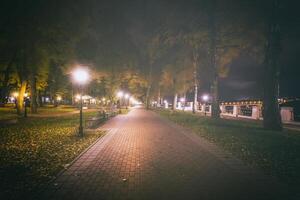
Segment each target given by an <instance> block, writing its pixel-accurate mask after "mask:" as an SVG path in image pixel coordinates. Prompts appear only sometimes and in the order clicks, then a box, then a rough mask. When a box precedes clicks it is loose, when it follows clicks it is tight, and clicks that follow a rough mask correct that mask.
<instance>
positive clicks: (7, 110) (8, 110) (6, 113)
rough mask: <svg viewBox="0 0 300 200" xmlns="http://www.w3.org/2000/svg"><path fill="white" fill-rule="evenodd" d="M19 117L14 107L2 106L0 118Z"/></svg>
mask: <svg viewBox="0 0 300 200" xmlns="http://www.w3.org/2000/svg"><path fill="white" fill-rule="evenodd" d="M15 118H17V111H16V109H14V107H0V120H9V119H15Z"/></svg>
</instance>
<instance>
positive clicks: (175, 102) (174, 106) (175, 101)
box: [172, 93, 178, 110]
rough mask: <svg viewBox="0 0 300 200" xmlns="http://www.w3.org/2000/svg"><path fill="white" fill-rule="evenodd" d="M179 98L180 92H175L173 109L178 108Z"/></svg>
mask: <svg viewBox="0 0 300 200" xmlns="http://www.w3.org/2000/svg"><path fill="white" fill-rule="evenodd" d="M177 98H178V94H177V93H175V94H174V99H173V107H172V109H173V110H176V105H177Z"/></svg>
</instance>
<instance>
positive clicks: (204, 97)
mask: <svg viewBox="0 0 300 200" xmlns="http://www.w3.org/2000/svg"><path fill="white" fill-rule="evenodd" d="M208 99H209V96H208V95H207V94H204V95H203V96H202V100H203V101H204V115H205V116H206V102H207V101H208Z"/></svg>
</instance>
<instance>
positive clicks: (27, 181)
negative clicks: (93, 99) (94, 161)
mask: <svg viewBox="0 0 300 200" xmlns="http://www.w3.org/2000/svg"><path fill="white" fill-rule="evenodd" d="M95 115H96V112H89V113H85V114H84V117H85V118H86V119H87V118H89V117H92V116H95ZM78 121H79V117H78V114H75V115H70V116H65V117H59V118H58V117H55V118H54V117H51V118H39V119H36V118H35V119H34V118H27V119H24V118H20V119H19V122H18V123H17V124H11V125H8V124H7V125H1V126H0V138H1V140H0V179H1V181H0V187H1V193H0V199H7V198H3V197H2V196H1V195H10V199H14V198H20V197H21V196H23V195H26V194H27V193H29V194H30V191H32V190H35V189H36V188H37V187H39V186H41V185H42V184H43V183H46V182H47V181H49V180H51V179H52V178H53V177H54V176H55V175H56V174H57V173H58V172H59V171H61V170H62V169H64V167H66V166H67V165H68V163H70V162H71V161H72V160H73V159H74V158H75V157H76V156H78V155H79V153H80V152H82V151H83V150H84V149H85V148H87V147H88V146H89V145H90V144H91V143H92V142H94V141H95V140H96V139H97V138H99V137H100V136H101V135H103V132H101V131H91V132H88V133H87V134H86V136H85V137H84V138H79V137H77V136H76V135H75V133H76V131H77V127H78Z"/></svg>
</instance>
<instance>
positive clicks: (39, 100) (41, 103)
mask: <svg viewBox="0 0 300 200" xmlns="http://www.w3.org/2000/svg"><path fill="white" fill-rule="evenodd" d="M41 93H42V92H41V90H38V91H37V100H38V102H37V103H38V107H43V104H44V102H43V99H42V94H41Z"/></svg>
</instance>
